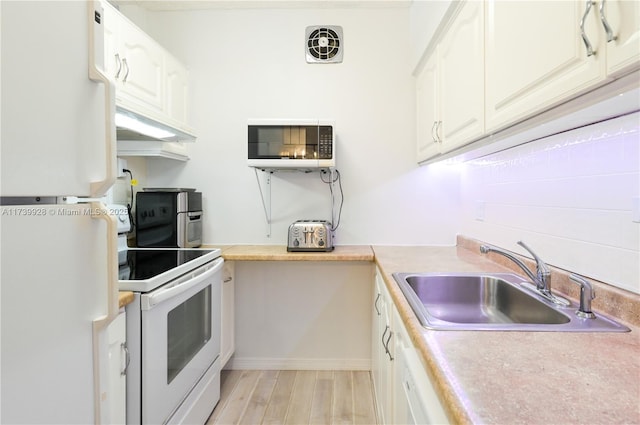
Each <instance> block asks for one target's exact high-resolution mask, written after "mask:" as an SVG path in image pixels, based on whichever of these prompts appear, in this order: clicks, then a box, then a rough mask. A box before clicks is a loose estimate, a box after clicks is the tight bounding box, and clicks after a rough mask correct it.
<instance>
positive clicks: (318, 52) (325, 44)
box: [305, 26, 344, 63]
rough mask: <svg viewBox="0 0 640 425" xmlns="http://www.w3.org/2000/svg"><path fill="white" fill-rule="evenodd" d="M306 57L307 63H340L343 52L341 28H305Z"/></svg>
mask: <svg viewBox="0 0 640 425" xmlns="http://www.w3.org/2000/svg"><path fill="white" fill-rule="evenodd" d="M305 35H306V43H307V45H306V52H307V54H306V56H307V62H308V63H340V62H342V55H343V50H344V45H343V40H342V27H339V26H312V27H307V30H306V32H305Z"/></svg>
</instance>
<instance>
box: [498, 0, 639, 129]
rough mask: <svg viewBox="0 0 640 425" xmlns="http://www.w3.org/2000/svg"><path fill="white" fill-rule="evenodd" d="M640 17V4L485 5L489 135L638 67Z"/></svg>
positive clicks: (611, 0) (505, 1) (566, 1)
mask: <svg viewBox="0 0 640 425" xmlns="http://www.w3.org/2000/svg"><path fill="white" fill-rule="evenodd" d="M639 16H640V6H639V3H638V2H637V1H627V0H622V1H617V0H607V1H604V0H600V1H597V2H596V1H593V2H589V1H582V0H581V1H577V0H574V1H569V0H563V1H519V2H514V1H508V0H501V1H490V2H488V3H487V11H486V46H485V49H486V57H485V61H486V128H487V131H488V132H495V131H498V130H500V129H502V128H505V127H507V126H509V125H511V124H513V123H514V122H518V121H521V120H523V119H527V118H529V117H531V116H534V115H535V114H537V113H539V112H541V111H543V110H546V109H548V108H550V107H553V106H556V105H558V104H560V103H563V102H565V101H567V100H569V99H571V98H573V97H576V96H578V95H581V94H583V93H586V92H587V91H589V90H592V89H594V88H596V87H598V86H601V85H603V84H606V83H607V82H609V81H610V80H612V79H613V78H616V77H618V76H621V75H623V74H625V73H628V72H629V71H631V70H633V69H634V68H637V66H638V61H639V59H640V38H639V37H640V18H639ZM607 28H609V30H608V31H607ZM608 33H609V34H610V37H608ZM607 38H610V39H611V41H609V42H607Z"/></svg>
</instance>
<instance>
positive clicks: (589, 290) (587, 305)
mask: <svg viewBox="0 0 640 425" xmlns="http://www.w3.org/2000/svg"><path fill="white" fill-rule="evenodd" d="M569 279H571V280H572V281H573V282H575V283H577V284H578V285H580V307H579V308H578V311H576V315H577V316H578V317H581V318H583V319H595V318H596V315H595V314H593V312H592V311H591V300H592V299H594V298H595V297H596V293H595V291H594V290H593V286H591V283H589V281H587V280H586V279H583V278H581V277H580V276H578V275H575V274H573V273H572V274H570V275H569Z"/></svg>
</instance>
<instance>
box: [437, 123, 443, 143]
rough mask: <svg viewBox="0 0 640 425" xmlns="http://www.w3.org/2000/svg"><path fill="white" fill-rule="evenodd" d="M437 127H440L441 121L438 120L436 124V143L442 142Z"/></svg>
mask: <svg viewBox="0 0 640 425" xmlns="http://www.w3.org/2000/svg"><path fill="white" fill-rule="evenodd" d="M439 128H442V121H438V125H437V126H436V137H437V138H438V143H442V137H440V133H438V129H439Z"/></svg>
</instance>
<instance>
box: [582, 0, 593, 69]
mask: <svg viewBox="0 0 640 425" xmlns="http://www.w3.org/2000/svg"><path fill="white" fill-rule="evenodd" d="M594 4H595V2H594V1H593V0H587V2H586V8H585V10H584V15H582V19H581V20H580V35H581V36H582V41H584V46H585V47H586V48H587V57H589V56H593V55H595V54H596V52H595V50H593V46H592V45H591V42H590V41H589V37H587V33H585V32H584V24H585V22H586V20H587V16H589V12H590V11H591V6H593V5H594Z"/></svg>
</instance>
